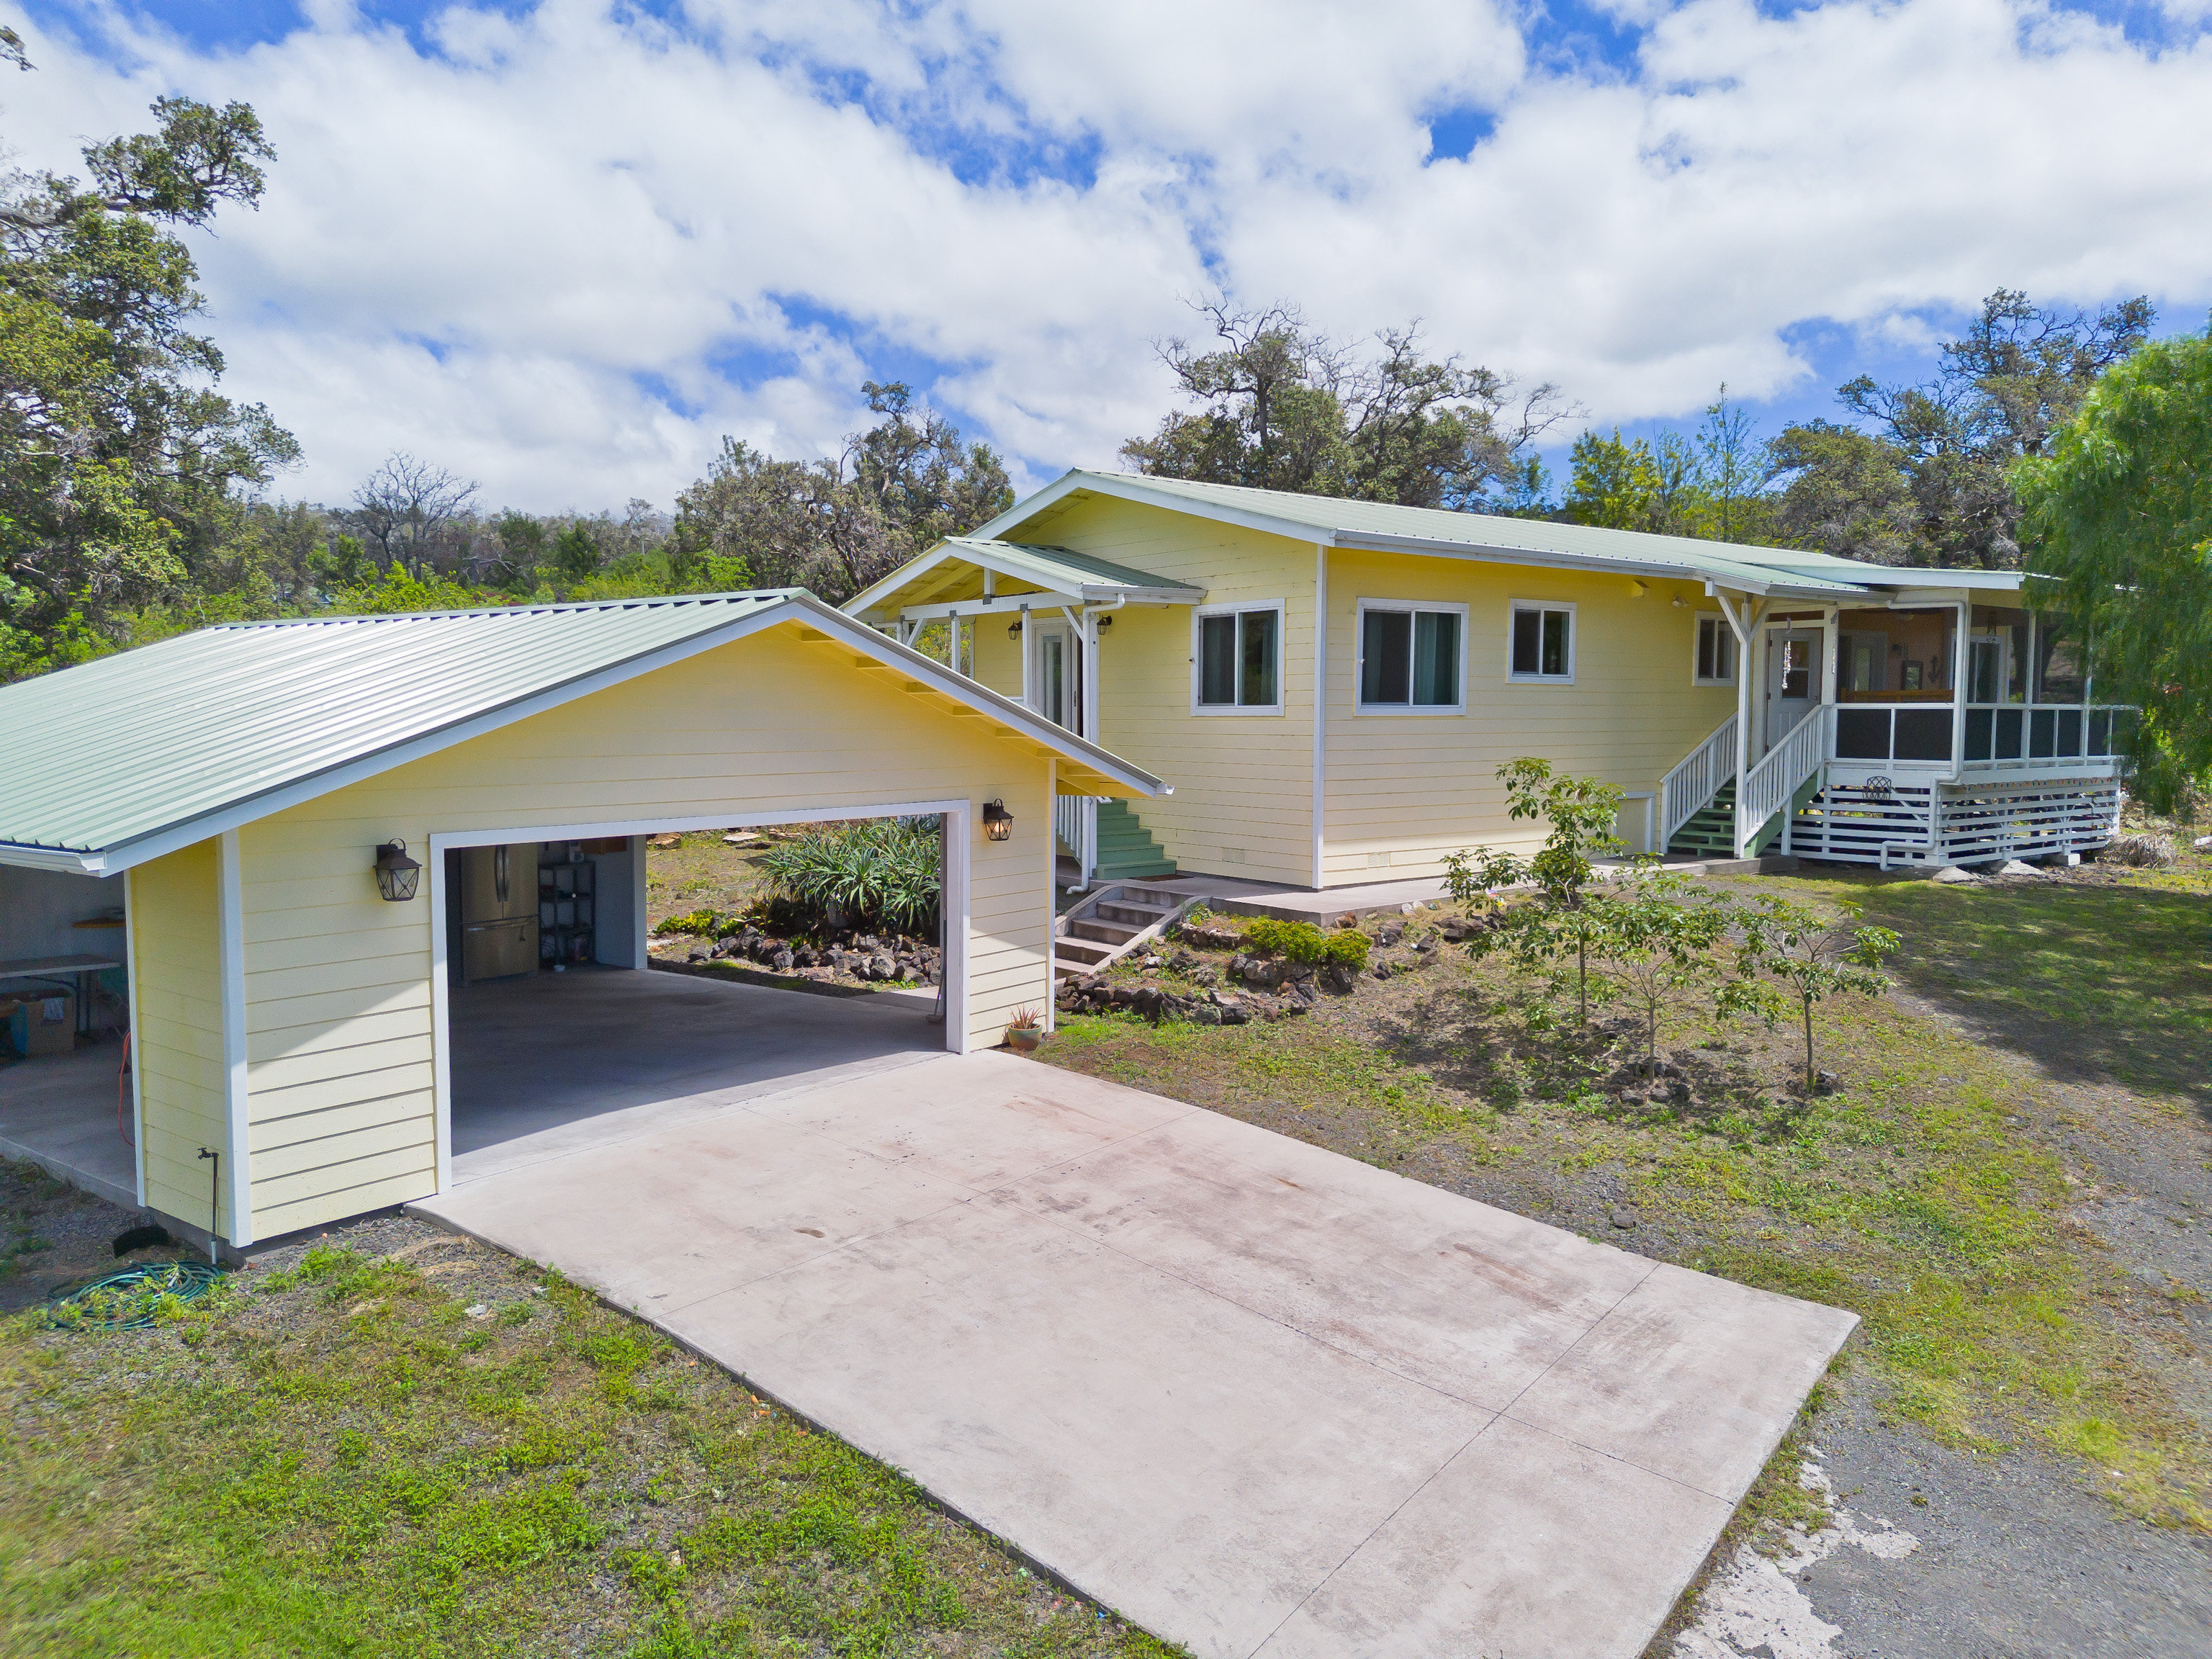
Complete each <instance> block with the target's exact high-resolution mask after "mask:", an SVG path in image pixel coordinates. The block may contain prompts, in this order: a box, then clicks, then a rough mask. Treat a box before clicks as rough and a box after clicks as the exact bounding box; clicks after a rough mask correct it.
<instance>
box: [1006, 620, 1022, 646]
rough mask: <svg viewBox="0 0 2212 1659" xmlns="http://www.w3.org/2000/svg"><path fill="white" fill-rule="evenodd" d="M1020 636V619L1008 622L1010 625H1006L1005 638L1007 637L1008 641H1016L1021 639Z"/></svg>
mask: <svg viewBox="0 0 2212 1659" xmlns="http://www.w3.org/2000/svg"><path fill="white" fill-rule="evenodd" d="M1021 636H1022V619H1021V617H1015V618H1014V619H1013V621H1012V622H1010V623H1007V624H1006V637H1007V638H1008V639H1010V640H1018V639H1019V638H1021Z"/></svg>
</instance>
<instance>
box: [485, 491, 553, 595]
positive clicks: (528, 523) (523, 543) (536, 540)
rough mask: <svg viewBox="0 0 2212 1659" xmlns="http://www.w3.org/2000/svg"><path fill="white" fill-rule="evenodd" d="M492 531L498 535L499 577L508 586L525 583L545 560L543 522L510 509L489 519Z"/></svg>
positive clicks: (530, 579)
mask: <svg viewBox="0 0 2212 1659" xmlns="http://www.w3.org/2000/svg"><path fill="white" fill-rule="evenodd" d="M492 534H493V535H495V536H496V537H497V538H499V574H501V577H502V578H504V580H506V581H507V584H508V586H515V587H526V586H529V585H530V583H531V581H532V579H533V578H534V577H535V576H536V575H537V574H538V566H540V565H542V564H544V562H545V560H546V535H545V526H544V523H543V521H541V520H538V519H534V518H532V517H531V515H530V514H529V513H517V512H515V511H514V510H513V509H512V508H509V509H508V510H507V512H505V513H501V514H500V515H499V517H498V518H496V519H495V520H493V521H492Z"/></svg>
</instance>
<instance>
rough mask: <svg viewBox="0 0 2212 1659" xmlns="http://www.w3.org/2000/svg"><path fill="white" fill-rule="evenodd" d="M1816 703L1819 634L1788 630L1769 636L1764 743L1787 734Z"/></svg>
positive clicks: (1772, 741) (1768, 746)
mask: <svg viewBox="0 0 2212 1659" xmlns="http://www.w3.org/2000/svg"><path fill="white" fill-rule="evenodd" d="M1819 707H1820V635H1819V634H1818V633H1814V632H1805V631H1792V632H1790V633H1786V634H1784V633H1777V634H1774V635H1771V636H1770V637H1769V639H1768V641H1767V647H1766V743H1765V746H1766V747H1767V748H1769V749H1771V748H1773V747H1774V745H1775V744H1778V743H1779V742H1781V741H1782V739H1783V738H1786V737H1788V736H1789V735H1790V732H1792V731H1794V730H1795V729H1796V726H1797V722H1798V721H1800V720H1803V719H1804V718H1805V716H1806V715H1808V714H1811V713H1812V712H1813V711H1814V709H1815V708H1819Z"/></svg>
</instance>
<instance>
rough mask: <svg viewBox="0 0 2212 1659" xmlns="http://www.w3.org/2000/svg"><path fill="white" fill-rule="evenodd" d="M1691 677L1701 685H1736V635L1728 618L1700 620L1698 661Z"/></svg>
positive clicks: (1705, 617)
mask: <svg viewBox="0 0 2212 1659" xmlns="http://www.w3.org/2000/svg"><path fill="white" fill-rule="evenodd" d="M1690 678H1691V679H1692V682H1693V683H1695V684H1699V685H1734V684H1735V634H1734V633H1733V632H1731V631H1730V630H1729V625H1728V618H1727V617H1715V616H1710V615H1708V616H1703V617H1699V618H1698V659H1697V663H1696V665H1695V667H1694V669H1693V670H1692V674H1691V677H1690Z"/></svg>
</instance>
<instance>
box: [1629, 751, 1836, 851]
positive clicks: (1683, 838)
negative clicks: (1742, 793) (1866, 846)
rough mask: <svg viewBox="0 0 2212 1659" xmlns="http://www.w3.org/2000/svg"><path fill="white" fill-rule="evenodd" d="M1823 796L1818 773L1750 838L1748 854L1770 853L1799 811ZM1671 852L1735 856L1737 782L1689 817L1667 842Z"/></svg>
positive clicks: (1730, 781)
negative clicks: (1784, 828)
mask: <svg viewBox="0 0 2212 1659" xmlns="http://www.w3.org/2000/svg"><path fill="white" fill-rule="evenodd" d="M1819 794H1820V774H1819V773H1818V772H1815V773H1814V775H1812V776H1811V777H1809V778H1808V779H1806V780H1805V781H1804V782H1803V783H1802V784H1800V785H1799V786H1798V787H1797V793H1796V794H1795V795H1794V796H1792V797H1791V798H1790V805H1789V807H1788V808H1787V809H1786V810H1785V811H1780V812H1777V813H1776V814H1775V815H1774V816H1773V817H1771V818H1769V819H1767V821H1766V823H1765V824H1764V825H1763V826H1762V827H1761V828H1760V829H1759V833H1758V834H1757V835H1755V836H1753V837H1752V838H1751V845H1750V847H1749V848H1747V849H1746V855H1747V856H1748V857H1751V858H1757V857H1758V856H1759V854H1762V853H1765V852H1768V851H1771V849H1772V848H1773V847H1774V846H1775V844H1776V843H1777V842H1779V841H1780V840H1781V839H1782V830H1783V827H1784V825H1785V824H1786V823H1788V822H1789V821H1790V817H1792V816H1794V815H1795V814H1796V813H1797V812H1798V811H1802V809H1803V808H1804V807H1805V806H1807V805H1809V804H1810V803H1811V802H1812V801H1813V800H1814V799H1815V798H1816V797H1817V796H1818V795H1819ZM1667 850H1668V852H1670V853H1677V854H1690V855H1692V856H1693V857H1698V858H1709V859H1716V858H1717V859H1725V858H1734V857H1735V779H1734V778H1730V779H1729V781H1727V782H1726V783H1723V785H1721V787H1720V791H1719V793H1717V794H1716V795H1714V797H1713V799H1712V800H1711V804H1710V805H1705V806H1702V807H1700V808H1699V810H1698V811H1695V812H1693V813H1692V814H1691V815H1690V819H1689V822H1688V823H1685V824H1684V825H1683V826H1682V827H1681V828H1680V829H1677V830H1676V831H1675V832H1674V839H1673V840H1672V841H1670V842H1668V843H1667Z"/></svg>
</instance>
